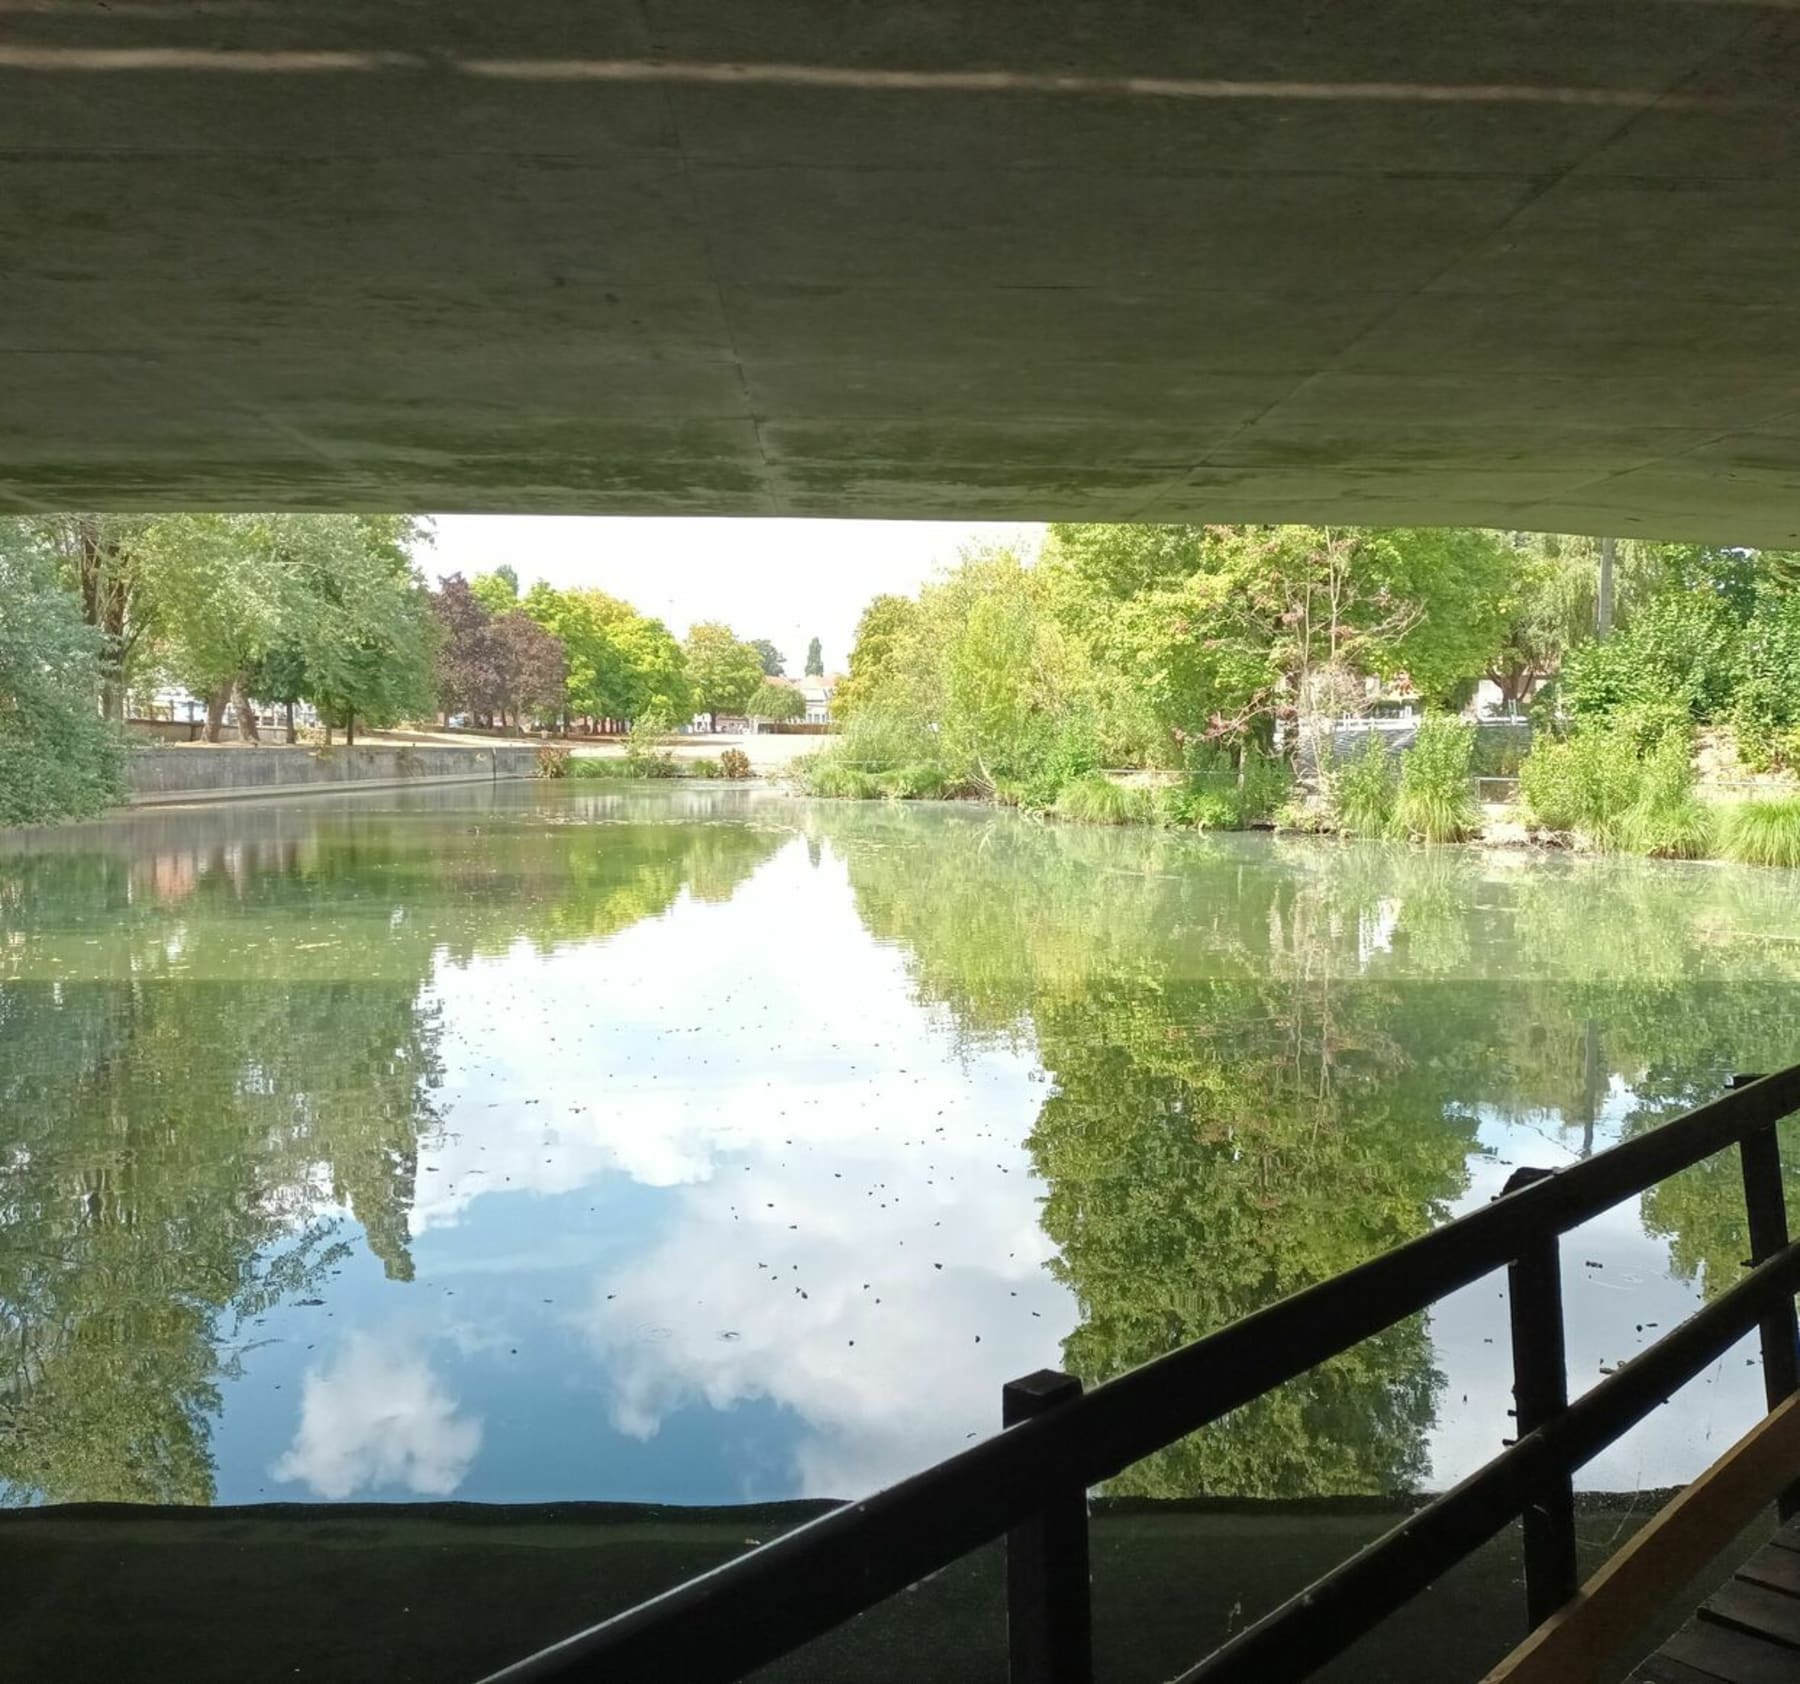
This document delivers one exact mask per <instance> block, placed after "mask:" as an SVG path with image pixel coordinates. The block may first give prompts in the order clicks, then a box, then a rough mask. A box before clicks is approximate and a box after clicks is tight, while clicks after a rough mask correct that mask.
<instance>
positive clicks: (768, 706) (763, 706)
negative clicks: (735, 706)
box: [744, 679, 806, 721]
mask: <svg viewBox="0 0 1800 1684" xmlns="http://www.w3.org/2000/svg"><path fill="white" fill-rule="evenodd" d="M744 711H745V712H746V713H748V714H749V715H750V717H751V718H752V719H773V720H777V721H782V720H789V719H798V718H799V717H800V716H801V714H803V713H805V712H806V698H805V697H804V696H802V695H801V694H800V692H799V691H798V690H796V689H795V688H794V686H793V685H791V684H771V683H769V682H768V681H767V680H766V679H765V680H764V681H763V682H762V683H761V684H759V685H758V686H757V687H756V693H755V694H754V695H753V696H751V698H750V701H749V703H748V705H747V706H746V707H745V709H744Z"/></svg>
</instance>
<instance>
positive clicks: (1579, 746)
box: [1519, 727, 1639, 837]
mask: <svg viewBox="0 0 1800 1684" xmlns="http://www.w3.org/2000/svg"><path fill="white" fill-rule="evenodd" d="M1638 784H1639V778H1638V768H1637V762H1636V760H1635V759H1634V757H1633V756H1632V754H1631V753H1630V750H1629V748H1628V747H1627V746H1626V745H1624V744H1623V743H1621V742H1620V741H1618V740H1617V739H1615V738H1614V736H1613V735H1612V733H1610V732H1608V731H1605V730H1602V729H1598V728H1594V727H1589V728H1587V729H1585V730H1579V731H1577V732H1575V734H1574V735H1573V736H1570V737H1566V738H1564V739H1563V740H1561V741H1556V740H1554V739H1552V738H1550V737H1543V738H1540V739H1539V740H1538V742H1537V743H1535V744H1534V745H1533V747H1532V750H1531V753H1530V755H1529V756H1528V757H1527V758H1526V761H1525V764H1524V765H1523V766H1521V767H1520V768H1519V793H1520V794H1521V795H1522V796H1523V797H1524V798H1525V808H1526V811H1527V812H1528V813H1530V815H1531V817H1532V818H1533V820H1535V821H1536V823H1538V824H1540V825H1542V826H1544V827H1545V828H1546V829H1548V830H1579V831H1583V832H1585V833H1586V834H1588V835H1590V836H1594V837H1600V836H1603V835H1604V834H1605V833H1606V832H1607V831H1608V830H1609V828H1610V827H1611V826H1613V825H1615V824H1617V823H1618V821H1619V820H1620V819H1621V818H1623V817H1624V815H1625V814H1626V813H1627V812H1628V811H1629V810H1630V808H1631V806H1632V804H1633V803H1634V802H1635V801H1636V800H1637V798H1638Z"/></svg>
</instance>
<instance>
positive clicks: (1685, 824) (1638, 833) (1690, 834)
mask: <svg viewBox="0 0 1800 1684" xmlns="http://www.w3.org/2000/svg"><path fill="white" fill-rule="evenodd" d="M1688 737H1689V734H1688V732H1687V731H1686V730H1682V731H1679V732H1671V733H1670V734H1668V735H1666V736H1664V737H1663V738H1662V739H1661V740H1660V741H1659V742H1657V743H1656V744H1655V746H1654V747H1652V748H1651V750H1650V752H1649V753H1648V754H1646V755H1645V756H1644V758H1643V759H1642V760H1641V761H1640V762H1639V763H1638V769H1637V770H1638V794H1637V799H1636V800H1635V801H1633V802H1632V804H1631V806H1630V807H1629V808H1628V809H1627V810H1626V812H1625V813H1624V815H1623V816H1622V817H1621V818H1620V819H1619V820H1618V821H1617V823H1616V824H1615V825H1614V826H1612V827H1611V832H1610V834H1609V835H1606V836H1603V837H1602V840H1603V841H1606V842H1608V843H1610V844H1611V845H1613V846H1617V847H1620V848H1624V849H1627V850H1628V851H1630V852H1631V853H1634V854H1649V855H1652V856H1653V857H1655V858H1657V859H1668V860H1698V859H1705V858H1706V857H1707V856H1708V855H1709V854H1710V853H1711V852H1712V847H1713V839H1714V831H1715V825H1714V822H1713V813H1712V809H1711V808H1710V807H1708V806H1707V805H1706V804H1705V803H1704V802H1703V801H1701V800H1699V799H1698V798H1697V797H1696V796H1695V794H1694V766H1693V757H1692V753H1691V744H1690V742H1689V740H1688Z"/></svg>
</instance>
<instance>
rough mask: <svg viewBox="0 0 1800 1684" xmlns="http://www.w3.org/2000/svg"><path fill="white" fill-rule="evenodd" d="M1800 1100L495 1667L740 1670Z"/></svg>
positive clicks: (1363, 1271)
mask: <svg viewBox="0 0 1800 1684" xmlns="http://www.w3.org/2000/svg"><path fill="white" fill-rule="evenodd" d="M1796 1106H1800V1065H1795V1066H1791V1067H1789V1068H1788V1069H1786V1070H1783V1071H1780V1072H1779V1073H1777V1074H1775V1075H1772V1076H1768V1077H1765V1078H1764V1079H1763V1080H1761V1081H1759V1082H1756V1083H1754V1084H1753V1085H1751V1086H1749V1087H1745V1088H1739V1089H1736V1090H1734V1091H1732V1092H1730V1093H1727V1094H1724V1095H1722V1096H1721V1097H1720V1098H1718V1099H1716V1100H1713V1101H1711V1102H1709V1103H1708V1104H1706V1105H1702V1106H1700V1107H1698V1108H1697V1109H1695V1110H1693V1111H1690V1112H1688V1113H1687V1114H1686V1115H1685V1116H1683V1117H1678V1118H1676V1119H1675V1120H1674V1121H1672V1122H1668V1123H1665V1124H1663V1125H1662V1126H1661V1127H1660V1128H1657V1129H1653V1130H1650V1131H1649V1132H1648V1133H1645V1134H1642V1135H1639V1136H1638V1137H1637V1138H1636V1139H1635V1140H1630V1141H1626V1142H1625V1143H1624V1144H1622V1145H1619V1146H1614V1147H1610V1148H1608V1149H1607V1150H1606V1151H1605V1152H1602V1153H1600V1154H1598V1155H1597V1156H1595V1157H1592V1158H1589V1159H1586V1160H1585V1161H1583V1162H1581V1163H1579V1164H1575V1165H1572V1166H1571V1167H1569V1168H1567V1169H1562V1170H1558V1171H1557V1172H1556V1173H1555V1174H1554V1175H1552V1176H1550V1177H1548V1178H1547V1179H1546V1180H1543V1181H1540V1182H1538V1183H1537V1184H1536V1185H1535V1186H1531V1187H1526V1188H1522V1189H1521V1190H1520V1191H1518V1192H1515V1193H1509V1194H1507V1195H1506V1196H1505V1197H1503V1198H1501V1199H1497V1200H1495V1201H1494V1202H1493V1203H1492V1204H1489V1205H1486V1206H1484V1207H1482V1208H1481V1209H1479V1210H1476V1211H1473V1212H1471V1213H1470V1214H1469V1215H1467V1216H1463V1217H1460V1218H1458V1219H1457V1220H1456V1221H1454V1222H1450V1223H1447V1224H1445V1226H1443V1227H1442V1228H1438V1229H1434V1230H1433V1231H1432V1232H1431V1233H1428V1234H1423V1235H1421V1236H1420V1237H1419V1238H1418V1239H1416V1240H1411V1241H1409V1242H1408V1243H1407V1244H1405V1245H1403V1246H1399V1247H1397V1248H1396V1249H1395V1250H1393V1251H1390V1252H1385V1253H1383V1254H1382V1255H1381V1256H1379V1257H1375V1258H1371V1259H1370V1260H1369V1261H1368V1262H1366V1263H1363V1264H1360V1265H1359V1266H1358V1267H1356V1268H1354V1269H1351V1270H1349V1271H1347V1272H1346V1273H1344V1274H1342V1275H1336V1276H1333V1277H1332V1278H1331V1279H1330V1280H1327V1281H1321V1282H1320V1283H1319V1284H1318V1285H1317V1286H1313V1287H1309V1288H1307V1289H1306V1290H1305V1291H1303V1292H1299V1293H1296V1294H1294V1295H1293V1296H1292V1297H1290V1298H1285V1299H1283V1300H1281V1302H1279V1303H1277V1304H1272V1305H1270V1306H1268V1308H1266V1309H1263V1310H1259V1311H1257V1312H1256V1313H1255V1314H1254V1315H1251V1316H1247V1317H1245V1318H1244V1319H1243V1320H1241V1321H1237V1322H1233V1323H1232V1324H1231V1325H1230V1326H1229V1327H1225V1328H1221V1329H1220V1330H1219V1331H1218V1332H1216V1333H1212V1334H1208V1335H1207V1336H1206V1337H1205V1338H1203V1339H1199V1340H1196V1341H1195V1342H1194V1343H1192V1344H1190V1345H1185V1346H1183V1347H1181V1348H1180V1349H1179V1350H1175V1351H1171V1352H1169V1353H1168V1354H1167V1355H1166V1356H1162V1357H1158V1358H1156V1359H1155V1360H1154V1361H1151V1362H1148V1363H1145V1364H1144V1365H1143V1366H1142V1367H1139V1368H1135V1369H1133V1370H1131V1372H1130V1373H1128V1374H1123V1375H1120V1376H1119V1377H1118V1378H1117V1379H1115V1380H1109V1381H1107V1382H1106V1383H1105V1384H1104V1385H1101V1386H1096V1387H1095V1388H1094V1390H1092V1391H1091V1392H1089V1393H1088V1394H1087V1395H1086V1396H1085V1397H1083V1398H1082V1399H1080V1400H1079V1401H1078V1402H1075V1403H1071V1404H1069V1405H1068V1406H1066V1407H1065V1408H1063V1409H1059V1410H1056V1411H1054V1412H1053V1413H1051V1414H1048V1415H1045V1416H1042V1417H1040V1418H1038V1419H1037V1420H1033V1421H1027V1422H1024V1423H1022V1424H1021V1425H1019V1426H1016V1427H1012V1428H1009V1429H1008V1430H1007V1431H1005V1432H1003V1433H1000V1434H998V1435H997V1436H995V1437H993V1438H990V1439H987V1440H985V1441H983V1442H982V1443H980V1444H976V1445H972V1446H971V1447H970V1448H969V1449H967V1450H964V1451H961V1452H959V1453H958V1454H956V1455H954V1456H951V1457H949V1458H947V1459H946V1460H944V1461H942V1462H938V1463H936V1464H934V1465H933V1466H931V1467H929V1468H926V1469H923V1470H922V1471H921V1472H919V1473H917V1474H914V1475H913V1476H912V1477H911V1478H909V1479H905V1480H902V1481H901V1482H900V1483H899V1484H898V1485H892V1486H889V1487H888V1488H887V1489H886V1490H884V1491H879V1492H877V1493H876V1494H875V1495H874V1496H872V1497H868V1498H865V1499H863V1500H861V1501H858V1502H854V1503H847V1504H845V1505H844V1506H843V1507H842V1508H839V1509H834V1510H833V1511H832V1512H831V1513H830V1514H826V1515H821V1516H820V1517H819V1518H818V1519H817V1520H814V1521H811V1522H809V1523H808V1524H807V1525H805V1526H801V1527H797V1528H796V1529H795V1530H794V1531H792V1532H790V1533H788V1534H787V1535H786V1536H784V1537H781V1538H777V1539H775V1540H774V1541H773V1542H771V1543H768V1544H765V1545H763V1546H762V1547H761V1548H760V1549H758V1550H754V1551H752V1552H751V1553H750V1554H748V1555H745V1556H741V1557H739V1558H737V1559H736V1560H734V1561H730V1562H727V1563H725V1564H724V1565H723V1566H721V1567H718V1568H715V1569H714V1570H713V1571H712V1572H710V1573H707V1574H703V1575H702V1576H700V1577H699V1578H696V1579H691V1580H689V1581H688V1582H686V1583H685V1584H681V1585H677V1586H675V1587H674V1588H673V1589H671V1590H669V1591H666V1592H664V1593H663V1594H662V1595H661V1596H659V1597H656V1598H654V1599H652V1600H651V1601H649V1602H644V1603H640V1604H639V1605H638V1606H637V1607H635V1608H629V1609H626V1610H625V1611H624V1612H623V1613H621V1614H617V1615H615V1616H613V1618H611V1619H609V1620H606V1621H604V1622H602V1623H600V1624H598V1625H595V1626H592V1627H590V1628H588V1629H587V1630H586V1631H582V1632H578V1633H576V1634H575V1635H573V1636H571V1637H569V1638H567V1639H565V1640H564V1641H563V1642H561V1643H558V1644H556V1645H554V1646H553V1647H551V1648H548V1649H544V1650H541V1651H540V1652H539V1653H538V1654H536V1655H533V1656H530V1657H529V1658H527V1659H526V1660H523V1661H520V1662H518V1663H517V1664H516V1665H514V1666H511V1667H508V1668H507V1669H505V1670H504V1671H503V1672H499V1673H495V1674H493V1675H492V1676H493V1681H494V1684H502V1681H504V1684H537V1681H539V1680H545V1679H595V1680H599V1679H602V1678H604V1679H605V1680H606V1684H631V1681H633V1680H636V1679H640V1678H641V1679H645V1680H650V1679H657V1680H659V1681H660V1680H663V1679H667V1678H669V1677H671V1676H679V1677H681V1678H683V1679H687V1680H691V1684H709V1681H718V1684H728V1681H730V1680H732V1679H736V1678H739V1677H741V1676H742V1675H743V1674H744V1673H746V1672H749V1671H751V1670H753V1669H754V1668H755V1667H758V1666H761V1665H762V1664H764V1663H765V1662H767V1661H771V1660H774V1659H775V1658H776V1657H777V1656H780V1655H783V1654H786V1653H787V1652H788V1651H789V1650H790V1649H793V1648H796V1647H798V1646H799V1645H800V1644H801V1643H804V1642H807V1641H808V1640H810V1639H811V1638H813V1637H817V1636H819V1635H821V1634H822V1633H824V1632H827V1631H829V1630H831V1629H832V1628H833V1627H834V1626H838V1625H841V1624H842V1623H843V1622H844V1621H845V1620H848V1619H851V1618H853V1617H854V1616H855V1615H857V1614H859V1613H861V1612H862V1611H863V1610H864V1609H865V1608H869V1607H871V1606H873V1605H874V1604H875V1603H877V1602H879V1601H881V1600H883V1599H884V1598H885V1597H888V1596H892V1595H894V1594H895V1593H896V1592H898V1591H902V1590H904V1589H905V1588H906V1587H907V1586H908V1585H910V1584H915V1583H917V1582H918V1581H919V1580H920V1579H922V1578H924V1577H926V1576H927V1575H929V1574H931V1573H934V1572H936V1571H938V1570H939V1569H940V1568H942V1567H945V1566H947V1565H948V1564H949V1563H950V1562H952V1561H955V1560H956V1559H958V1558H959V1557H961V1556H963V1555H967V1554H968V1553H969V1552H970V1551H971V1550H975V1549H979V1548H980V1547H981V1546H982V1545H983V1544H987V1543H990V1542H992V1541H993V1540H994V1539H996V1538H998V1537H1000V1536H1001V1534H1003V1533H1004V1532H1006V1531H1008V1530H1010V1529H1011V1528H1012V1527H1013V1526H1015V1525H1017V1524H1018V1523H1019V1522H1020V1521H1021V1520H1023V1519H1024V1518H1025V1517H1026V1516H1027V1515H1028V1514H1030V1513H1032V1512H1034V1511H1035V1508H1036V1506H1037V1504H1038V1503H1039V1501H1040V1500H1041V1497H1042V1493H1043V1491H1044V1490H1045V1489H1046V1488H1047V1486H1050V1485H1054V1484H1059V1483H1074V1482H1079V1483H1081V1484H1083V1485H1088V1486H1092V1485H1097V1484H1099V1483H1100V1482H1101V1481H1102V1480H1105V1479H1110V1478H1111V1477H1112V1476H1113V1475H1115V1474H1117V1473H1120V1472H1122V1471H1123V1470H1124V1469H1125V1468H1127V1467H1129V1466H1131V1464H1132V1463H1133V1462H1138V1461H1141V1460H1143V1458H1144V1457H1146V1456H1149V1455H1153V1454H1154V1453H1155V1452H1156V1451H1158V1450H1161V1449H1163V1448H1164V1447H1165V1446H1167V1445H1169V1444H1172V1443H1174V1442H1175V1441H1176V1440H1177V1439H1179V1438H1182V1437H1185V1436H1186V1435H1187V1434H1188V1433H1190V1432H1193V1431H1195V1430H1196V1429H1198V1428H1200V1427H1203V1426H1205V1425H1206V1424H1207V1423H1209V1422H1211V1421H1215V1420H1217V1419H1218V1418H1219V1417H1220V1416H1221V1415H1225V1414H1229V1413H1230V1411H1232V1410H1233V1409H1236V1408H1239V1407H1240V1406H1241V1405H1243V1404H1245V1403H1248V1402H1250V1401H1251V1399H1253V1398H1256V1397H1260V1396H1261V1395H1262V1394H1263V1393H1264V1392H1267V1391H1270V1390H1272V1389H1273V1388H1274V1387H1276V1386H1279V1385H1282V1384H1283V1383H1285V1382H1286V1381H1289V1380H1292V1379H1294V1378H1296V1377H1297V1376H1298V1375H1301V1374H1304V1373H1305V1372H1306V1371H1307V1370H1308V1369H1310V1368H1313V1367H1316V1366H1317V1365H1318V1364H1319V1363H1321V1362H1325V1361H1328V1360H1329V1359H1331V1358H1332V1357H1335V1356H1338V1355H1340V1354H1342V1353H1343V1352H1344V1351H1347V1350H1349V1349H1350V1348H1351V1347H1352V1346H1354V1345H1357V1344H1360V1343H1361V1342H1362V1341H1363V1340H1364V1339H1367V1338H1369V1337H1371V1336H1372V1335H1374V1334H1376V1333H1379V1332H1381V1331H1382V1330H1383V1329H1384V1328H1387V1327H1391V1326H1392V1325H1393V1324H1394V1323H1395V1322H1397V1321H1401V1320H1403V1319H1405V1318H1406V1317H1407V1316H1410V1315H1415V1314H1417V1313H1418V1312H1419V1311H1420V1310H1423V1309H1425V1308H1426V1307H1427V1306H1428V1305H1430V1304H1431V1303H1433V1302H1435V1301H1436V1300H1437V1299H1439V1298H1442V1297H1444V1296H1446V1295H1447V1294H1449V1293H1451V1292H1454V1291H1456V1290H1457V1289H1458V1288H1459V1287H1463V1286H1467V1285H1468V1284H1469V1283H1470V1282H1471V1281H1475V1280H1479V1279H1480V1278H1481V1277H1482V1276H1483V1275H1485V1274H1489V1273H1491V1272H1492V1271H1493V1270H1495V1269H1498V1268H1502V1267H1504V1266H1505V1265H1506V1264H1508V1263H1510V1262H1512V1261H1513V1259H1514V1258H1515V1257H1516V1256H1517V1255H1518V1253H1519V1251H1520V1250H1521V1248H1522V1247H1523V1246H1524V1245H1526V1244H1527V1243H1529V1242H1530V1241H1531V1240H1533V1239H1539V1238H1542V1237H1544V1236H1546V1235H1548V1234H1553V1233H1557V1234H1559V1233H1563V1232H1565V1231H1567V1230H1568V1229H1570V1228H1573V1227H1575V1226H1576V1225H1578V1224H1579V1223H1581V1222H1585V1221H1586V1220H1587V1219H1588V1218H1589V1217H1591V1216H1594V1215H1597V1214H1598V1213H1599V1212H1601V1211H1603V1210H1606V1209H1608V1208H1610V1207H1611V1206H1612V1205H1615V1204H1617V1203H1619V1202H1620V1200H1622V1199H1626V1198H1630V1197H1631V1196H1632V1195H1634V1194H1636V1193H1640V1192H1642V1191H1643V1190H1644V1189H1645V1188H1646V1187H1650V1186H1653V1185H1655V1184H1656V1183H1657V1182H1659V1181H1661V1180H1663V1179H1665V1178H1666V1177H1667V1176H1670V1175H1673V1174H1675V1173H1676V1172H1677V1171H1679V1170H1683V1169H1686V1168H1688V1167H1689V1165H1691V1164H1695V1163H1698V1162H1700V1161H1701V1160H1702V1159H1703V1158H1707V1157H1710V1156H1711V1155H1712V1154H1713V1153H1715V1152H1717V1151H1720V1150H1722V1149H1723V1148H1724V1147H1726V1146H1730V1145H1732V1144H1734V1143H1735V1142H1736V1141H1737V1140H1738V1139H1739V1138H1740V1137H1741V1136H1742V1135H1744V1134H1745V1133H1747V1132H1748V1131H1750V1130H1751V1129H1754V1128H1759V1127H1762V1126H1764V1125H1765V1124H1768V1123H1771V1122H1773V1121H1775V1120H1777V1119H1778V1118H1780V1117H1782V1116H1785V1115H1786V1114H1787V1113H1788V1112H1790V1111H1792V1110H1794V1109H1795V1107H1796Z"/></svg>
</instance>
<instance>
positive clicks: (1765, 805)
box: [1719, 795, 1800, 867]
mask: <svg viewBox="0 0 1800 1684" xmlns="http://www.w3.org/2000/svg"><path fill="white" fill-rule="evenodd" d="M1719 829H1720V837H1719V841H1720V847H1721V851H1722V852H1723V853H1724V855H1725V857H1726V859H1728V860H1737V861H1739V862H1741V863H1742V864H1744V865H1785V866H1788V867H1794V866H1800V796H1794V795H1790V796H1782V797H1778V798H1776V799H1772V800H1762V801H1746V802H1743V803H1742V804H1741V805H1739V806H1736V807H1728V808H1727V809H1726V810H1725V813H1724V816H1723V819H1722V821H1721V824H1720V827H1719Z"/></svg>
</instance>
